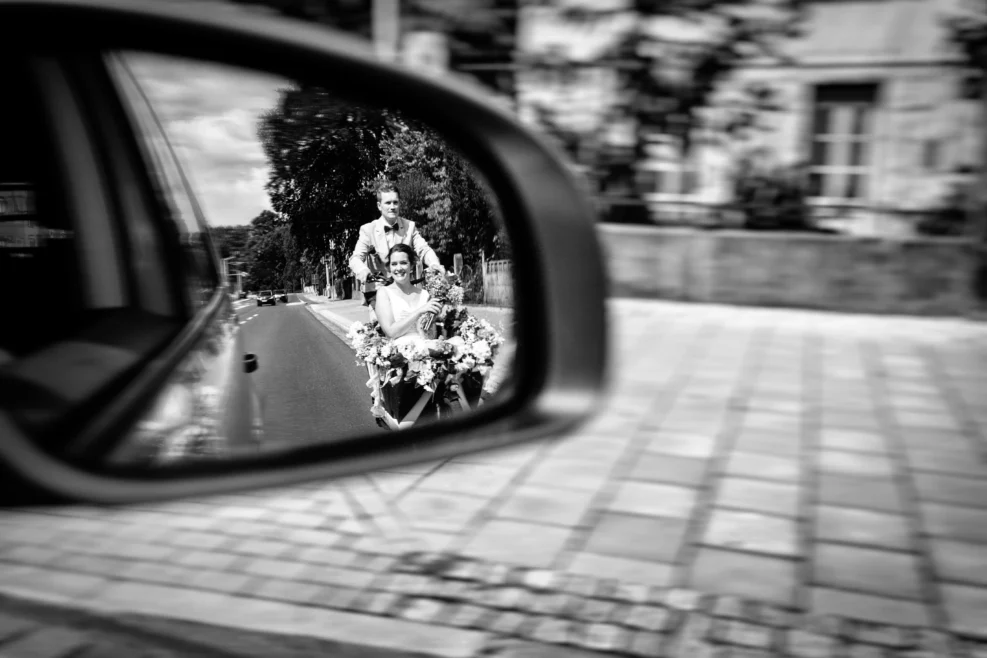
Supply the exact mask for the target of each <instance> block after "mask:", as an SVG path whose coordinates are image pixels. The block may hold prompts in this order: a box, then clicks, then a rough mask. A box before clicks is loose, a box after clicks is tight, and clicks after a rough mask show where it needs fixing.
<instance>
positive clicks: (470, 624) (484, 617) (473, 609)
mask: <svg viewBox="0 0 987 658" xmlns="http://www.w3.org/2000/svg"><path fill="white" fill-rule="evenodd" d="M498 614H501V613H499V612H497V611H494V610H490V609H489V608H481V607H480V606H477V605H473V604H470V603H466V604H460V605H458V606H456V607H455V608H453V610H452V611H451V613H450V614H449V616H448V623H449V624H450V625H452V626H458V627H460V628H481V629H482V628H488V627H489V624H490V623H491V622H492V621H493V620H494V619H496V617H497V615H498Z"/></svg>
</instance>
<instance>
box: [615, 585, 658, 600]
mask: <svg viewBox="0 0 987 658" xmlns="http://www.w3.org/2000/svg"><path fill="white" fill-rule="evenodd" d="M651 589H652V588H651V586H650V585H648V584H647V583H641V582H636V583H629V582H626V581H623V580H622V581H621V582H620V584H619V585H618V586H617V588H616V589H615V590H614V592H613V598H614V599H615V600H617V601H623V602H625V603H647V602H648V601H649V600H650V595H651Z"/></svg>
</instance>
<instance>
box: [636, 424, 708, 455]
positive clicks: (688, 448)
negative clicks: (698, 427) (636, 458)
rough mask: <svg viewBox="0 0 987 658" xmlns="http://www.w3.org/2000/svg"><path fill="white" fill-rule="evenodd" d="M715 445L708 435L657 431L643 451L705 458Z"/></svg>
mask: <svg viewBox="0 0 987 658" xmlns="http://www.w3.org/2000/svg"><path fill="white" fill-rule="evenodd" d="M715 447H716V444H715V442H714V441H713V438H712V437H711V436H709V435H702V434H695V433H692V434H689V433H679V434H675V433H672V432H667V431H658V432H657V433H656V434H654V435H653V436H652V438H651V439H650V441H649V442H648V444H647V448H646V451H645V452H655V453H659V454H662V455H666V454H667V455H675V456H678V457H692V458H697V459H705V458H708V457H710V456H712V454H713V452H714V450H715Z"/></svg>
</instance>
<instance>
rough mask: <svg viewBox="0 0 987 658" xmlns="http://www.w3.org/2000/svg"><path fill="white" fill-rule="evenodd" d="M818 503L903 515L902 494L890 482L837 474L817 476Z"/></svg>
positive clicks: (891, 481)
mask: <svg viewBox="0 0 987 658" xmlns="http://www.w3.org/2000/svg"><path fill="white" fill-rule="evenodd" d="M818 502H819V503H821V504H823V505H833V506H838V507H853V508H860V509H872V510H877V511H884V512H892V513H896V514H902V513H904V510H905V506H904V502H903V500H902V497H901V492H900V491H899V490H898V487H897V485H896V484H895V482H894V480H892V479H891V478H872V477H862V476H859V475H844V474H839V473H820V474H819V501H818Z"/></svg>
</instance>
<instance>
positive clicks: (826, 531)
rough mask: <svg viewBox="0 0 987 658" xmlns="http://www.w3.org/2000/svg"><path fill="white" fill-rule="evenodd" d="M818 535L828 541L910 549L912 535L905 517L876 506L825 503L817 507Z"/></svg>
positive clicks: (903, 549) (902, 549) (901, 549)
mask: <svg viewBox="0 0 987 658" xmlns="http://www.w3.org/2000/svg"><path fill="white" fill-rule="evenodd" d="M815 516H816V528H815V529H816V538H817V539H818V540H820V541H826V542H844V543H851V544H865V545H869V546H875V547H882V548H889V549H893V550H898V551H909V550H911V548H912V538H911V535H910V532H909V528H908V520H907V519H906V517H904V516H902V515H898V514H886V513H882V512H875V511H873V510H863V509H854V508H851V507H833V506H829V505H822V506H820V507H817V508H816V515H815Z"/></svg>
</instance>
